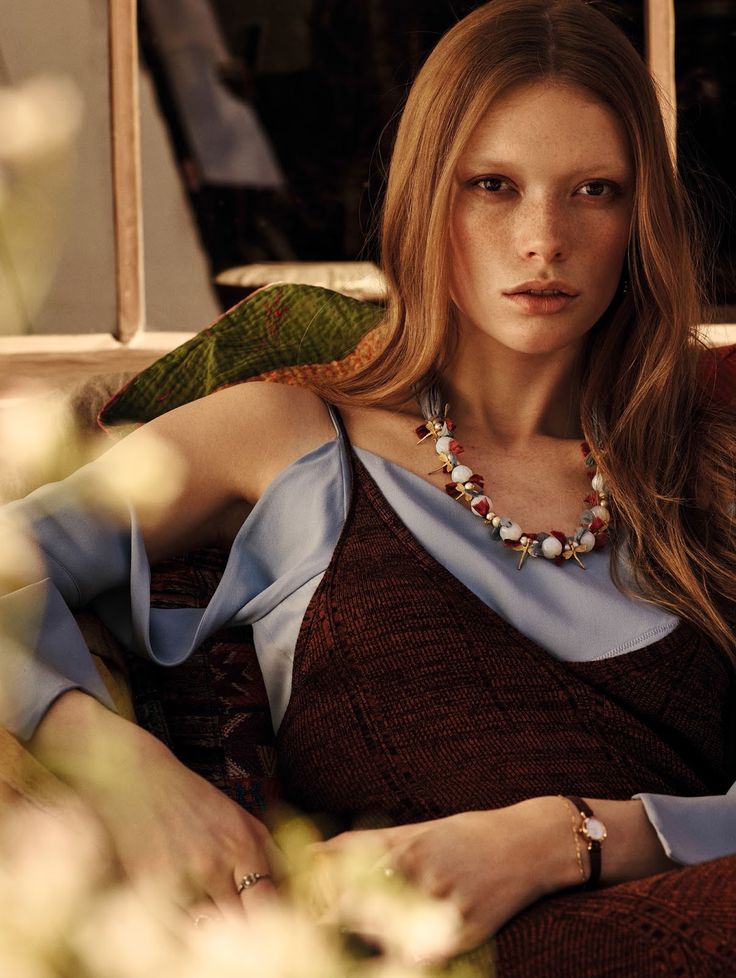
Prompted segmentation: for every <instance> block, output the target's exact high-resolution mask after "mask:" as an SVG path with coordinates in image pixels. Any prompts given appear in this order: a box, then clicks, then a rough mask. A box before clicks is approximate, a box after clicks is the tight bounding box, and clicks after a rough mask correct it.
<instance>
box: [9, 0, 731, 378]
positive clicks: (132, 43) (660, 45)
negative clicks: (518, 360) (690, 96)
mask: <svg viewBox="0 0 736 978" xmlns="http://www.w3.org/2000/svg"><path fill="white" fill-rule="evenodd" d="M108 17H109V49H110V88H111V129H112V134H111V135H112V158H113V187H114V208H115V278H116V294H117V301H116V327H115V330H114V332H113V333H104V334H84V335H80V334H75V335H68V336H60V335H57V336H40V335H31V336H12V337H0V365H1V364H2V362H3V361H4V362H5V363H6V364H7V363H8V362H9V358H12V364H13V367H14V368H17V367H18V366H19V365H22V364H25V365H26V367H27V369H28V370H29V371H32V368H33V365H34V364H39V365H41V364H42V363H43V362H44V361H47V364H48V362H49V358H53V362H54V363H55V364H56V365H57V366H58V365H59V364H60V362H64V361H66V362H68V365H69V366H70V367H71V368H73V367H74V366H75V365H76V366H78V367H79V368H80V370H81V372H84V370H85V368H86V369H87V371H88V372H89V371H91V370H92V369H95V368H96V369H98V370H101V369H115V368H116V367H118V366H119V365H120V364H123V363H124V364H125V365H126V366H127V365H128V364H134V363H136V355H137V358H138V360H139V361H140V364H141V365H143V364H144V363H145V362H150V361H151V360H153V359H155V357H156V356H158V355H160V354H162V353H164V352H166V351H168V350H170V349H173V348H174V347H175V346H178V345H179V344H180V343H181V342H183V341H184V340H186V339H188V338H189V337H191V336H193V335H194V334H193V333H173V332H164V331H150V330H146V329H145V270H144V257H143V209H142V201H141V154H140V113H139V100H138V36H137V0H108ZM644 21H645V38H646V60H647V64H648V65H649V69H650V71H651V72H652V75H653V77H654V79H655V80H656V82H657V85H658V89H659V92H660V95H661V101H662V113H663V117H664V120H665V127H666V130H667V137H668V141H669V145H670V150H671V153H672V158H673V160H674V159H675V152H676V150H675V146H676V124H677V114H676V89H675V4H674V0H644ZM704 334H705V337H706V339H707V341H708V342H710V343H714V344H723V343H736V324H718V325H715V326H707V327H704ZM103 364H104V366H103ZM13 373H14V375H17V370H16V369H14V370H13Z"/></svg>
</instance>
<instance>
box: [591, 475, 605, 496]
mask: <svg viewBox="0 0 736 978" xmlns="http://www.w3.org/2000/svg"><path fill="white" fill-rule="evenodd" d="M590 484H591V485H592V486H593V488H594V489H595V491H596V492H603V490H604V489H605V488H606V485H605V483H604V481H603V476H602V475H601V474H600V472H596V474H595V475H594V476H593V478H592V479H591V481H590Z"/></svg>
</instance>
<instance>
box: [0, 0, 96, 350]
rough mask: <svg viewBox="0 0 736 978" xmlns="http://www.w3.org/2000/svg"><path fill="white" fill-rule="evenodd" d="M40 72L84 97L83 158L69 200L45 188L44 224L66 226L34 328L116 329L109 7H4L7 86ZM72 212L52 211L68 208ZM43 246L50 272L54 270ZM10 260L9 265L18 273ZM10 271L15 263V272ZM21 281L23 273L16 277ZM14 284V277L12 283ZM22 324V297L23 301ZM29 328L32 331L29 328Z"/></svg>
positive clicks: (76, 3) (69, 2)
mask: <svg viewBox="0 0 736 978" xmlns="http://www.w3.org/2000/svg"><path fill="white" fill-rule="evenodd" d="M40 74H56V75H63V76H66V77H68V78H71V79H72V80H73V81H74V82H75V83H76V84H77V86H78V87H79V88H80V90H81V93H82V96H83V99H84V116H83V120H82V127H81V131H80V134H79V142H78V159H77V166H76V171H75V176H74V180H73V184H72V187H71V192H70V193H68V194H67V199H66V200H63V199H62V195H59V194H57V193H56V192H54V191H53V188H49V194H48V195H46V196H45V195H44V193H45V191H46V189H47V188H46V187H45V186H44V187H43V188H42V190H43V192H42V193H41V195H40V200H37V201H36V205H37V206H39V207H41V208H42V210H43V213H39V214H38V219H37V224H39V225H41V224H45V223H48V224H53V223H54V220H56V219H57V218H58V219H59V221H60V223H61V229H60V234H59V247H58V256H57V257H58V264H57V267H56V273H55V275H54V277H53V284H52V285H51V288H50V291H49V292H48V295H47V298H46V301H45V303H44V305H43V307H42V309H41V312H40V314H39V315H38V316H37V318H36V319H35V321H34V322H33V324H32V328H31V331H32V332H36V333H85V332H95V333H97V332H112V331H113V329H114V326H115V264H114V250H113V244H114V243H113V195H112V179H111V170H110V111H109V93H108V41H107V5H106V3H103V2H95V3H90V2H89V0H64V2H63V3H60V2H59V0H22V2H18V3H4V4H3V9H2V30H1V31H0V83H2V84H3V85H7V84H12V85H15V84H20V83H22V82H24V81H25V80H27V79H29V78H32V77H34V76H37V75H40ZM64 205H65V210H66V213H63V216H62V214H61V213H60V214H58V215H55V214H51V217H50V216H49V215H50V211H52V210H54V211H55V210H59V211H60V212H61V211H62V210H63V209H64ZM51 251H53V249H48V248H47V247H46V246H43V245H42V244H40V245H39V255H42V256H43V258H42V259H40V261H42V263H43V267H39V270H38V274H39V279H41V278H43V277H44V276H45V274H46V270H47V267H48V266H49V265H53V258H52V256H51V254H50V252H51ZM21 260H22V256H19V255H17V254H16V255H15V257H14V256H13V255H6V256H5V259H4V265H3V268H4V270H5V271H6V272H7V274H8V275H10V276H11V278H12V276H13V270H12V265H13V262H14V261H15V262H19V261H21ZM6 266H10V270H9V271H8V268H7V267H6ZM16 278H17V276H16ZM6 281H7V280H6ZM16 306H17V308H18V309H19V310H20V312H19V320H20V324H21V325H22V326H25V327H27V328H30V327H28V323H27V322H26V323H23V319H24V318H26V319H27V316H26V314H24V312H23V311H22V307H23V296H22V294H21V295H19V297H18V302H17V304H16ZM23 331H27V329H24V330H23Z"/></svg>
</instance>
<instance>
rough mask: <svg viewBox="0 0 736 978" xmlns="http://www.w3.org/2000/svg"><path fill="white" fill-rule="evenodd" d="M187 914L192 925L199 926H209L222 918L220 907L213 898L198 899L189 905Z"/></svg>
mask: <svg viewBox="0 0 736 978" xmlns="http://www.w3.org/2000/svg"><path fill="white" fill-rule="evenodd" d="M187 915H188V917H189V919H190V920H191V921H192V925H193V926H194V927H197V928H202V927H207V926H209V925H210V924H212V923H215V922H217V921H220V920H222V912H221V910H220V908H219V907H218V906H217V904H215V903H214V902H213V901H212V900H207V899H203V900H198V901H197V902H196V903H192V904H190V906H188V907H187Z"/></svg>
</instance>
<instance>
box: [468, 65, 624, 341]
mask: <svg viewBox="0 0 736 978" xmlns="http://www.w3.org/2000/svg"><path fill="white" fill-rule="evenodd" d="M633 182H634V175H633V169H632V165H631V161H630V155H629V150H628V143H627V139H626V136H625V133H624V130H623V127H622V125H621V123H620V121H619V120H618V118H617V117H616V116H615V115H614V113H613V112H612V110H611V109H610V108H608V107H607V106H606V105H603V104H601V103H600V102H597V101H595V100H594V97H593V96H592V95H591V94H590V93H588V92H587V91H586V90H584V89H582V88H577V87H570V86H567V85H563V84H558V83H554V82H551V83H532V84H529V85H524V86H522V87H517V88H514V89H512V90H511V91H509V92H507V93H506V94H505V95H503V96H501V97H500V98H498V99H496V100H495V101H494V103H493V105H492V106H491V108H490V109H489V110H488V112H487V113H486V114H485V116H484V117H483V119H482V120H481V122H480V124H479V125H478V127H477V129H476V130H475V132H474V134H473V136H472V138H471V140H470V142H469V143H468V145H467V146H466V148H465V150H464V152H463V154H462V156H461V158H460V161H459V164H458V167H457V170H456V183H455V193H454V198H453V204H452V212H451V220H450V268H451V271H450V274H451V291H450V294H451V297H452V300H453V301H454V303H455V305H456V306H457V309H458V311H459V319H460V325H461V329H462V330H463V331H464V332H465V333H466V336H467V338H468V339H470V340H471V341H473V340H477V339H480V337H479V336H478V335H477V333H476V332H475V331H477V332H480V333H482V334H485V336H487V337H489V338H490V339H491V341H492V342H493V343H495V344H499V345H500V346H502V347H505V348H507V349H511V350H514V351H516V352H519V353H533V354H545V353H553V352H555V351H560V350H562V349H565V348H570V347H573V348H577V347H579V345H580V343H581V340H582V338H583V336H584V335H585V333H586V332H587V331H588V330H589V329H590V328H591V326H592V325H593V324H594V323H595V322H596V320H598V319H599V318H600V316H601V315H602V314H603V312H605V310H606V308H607V307H608V305H609V304H610V302H611V300H612V299H613V296H614V294H615V292H616V289H617V286H618V283H619V280H620V276H621V271H622V266H623V262H624V257H625V254H626V246H627V243H628V238H629V225H630V222H631V213H632V200H633ZM549 290H554V291H555V293H556V294H555V295H554V296H551V297H550V296H546V297H545V296H535V295H533V294H531V292H534V291H537V292H539V291H549Z"/></svg>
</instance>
